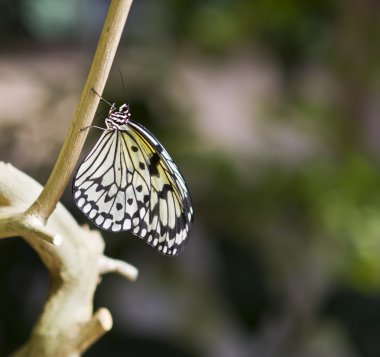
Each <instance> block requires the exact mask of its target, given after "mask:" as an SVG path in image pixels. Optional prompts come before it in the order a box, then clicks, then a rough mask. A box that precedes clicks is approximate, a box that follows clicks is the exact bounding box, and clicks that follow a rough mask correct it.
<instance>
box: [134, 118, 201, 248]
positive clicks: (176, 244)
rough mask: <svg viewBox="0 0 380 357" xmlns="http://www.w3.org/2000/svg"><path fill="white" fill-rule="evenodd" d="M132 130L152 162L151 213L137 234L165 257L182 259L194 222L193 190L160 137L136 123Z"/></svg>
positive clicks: (149, 168) (150, 168)
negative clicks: (157, 137) (170, 256)
mask: <svg viewBox="0 0 380 357" xmlns="http://www.w3.org/2000/svg"><path fill="white" fill-rule="evenodd" d="M128 126H129V127H130V128H131V130H132V132H133V134H134V136H135V139H136V142H138V143H139V144H140V145H139V147H140V149H141V151H142V152H144V153H145V155H144V156H147V157H148V159H149V161H148V171H149V174H150V202H149V207H148V213H147V214H146V215H145V217H144V219H143V221H142V222H141V224H140V225H139V226H136V227H135V228H134V229H133V232H134V233H135V234H136V235H138V236H140V237H142V238H144V239H146V241H147V242H148V243H149V244H150V245H152V246H153V247H155V248H156V249H158V250H159V251H160V252H161V253H163V254H167V255H178V254H180V253H181V251H182V250H183V248H184V243H185V242H186V239H187V235H188V232H189V229H190V226H191V223H192V221H193V207H192V202H191V198H190V194H189V190H188V188H187V186H186V183H185V180H184V178H183V176H182V174H181V173H180V171H179V169H178V167H177V166H176V164H175V163H174V161H173V159H172V158H171V157H170V155H169V154H168V152H167V151H166V150H165V149H164V147H163V146H162V145H161V144H160V142H159V141H158V140H157V139H156V137H155V136H154V135H153V134H152V133H151V132H150V131H149V130H147V129H146V128H144V127H143V126H142V125H140V124H138V123H135V122H133V121H129V123H128Z"/></svg>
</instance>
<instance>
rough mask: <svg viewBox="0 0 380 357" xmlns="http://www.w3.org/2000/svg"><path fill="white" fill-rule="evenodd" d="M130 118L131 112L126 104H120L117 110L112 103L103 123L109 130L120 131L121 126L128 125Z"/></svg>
mask: <svg viewBox="0 0 380 357" xmlns="http://www.w3.org/2000/svg"><path fill="white" fill-rule="evenodd" d="M130 117H131V110H130V108H129V105H128V104H127V103H124V104H122V105H121V106H120V107H119V109H117V108H116V105H115V103H114V104H112V106H111V109H110V111H109V113H108V117H107V118H106V120H105V121H106V124H107V127H108V128H109V129H120V127H121V126H123V125H125V124H127V123H128V121H129V119H130Z"/></svg>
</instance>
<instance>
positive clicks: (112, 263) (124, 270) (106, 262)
mask: <svg viewBox="0 0 380 357" xmlns="http://www.w3.org/2000/svg"><path fill="white" fill-rule="evenodd" d="M107 273H117V274H119V275H121V276H124V277H125V278H126V279H128V280H131V281H135V280H136V279H137V276H138V270H137V269H136V268H135V267H134V266H133V265H131V264H128V263H126V262H124V261H122V260H117V259H113V258H109V257H106V256H104V255H103V256H101V257H100V259H99V274H101V275H104V274H107Z"/></svg>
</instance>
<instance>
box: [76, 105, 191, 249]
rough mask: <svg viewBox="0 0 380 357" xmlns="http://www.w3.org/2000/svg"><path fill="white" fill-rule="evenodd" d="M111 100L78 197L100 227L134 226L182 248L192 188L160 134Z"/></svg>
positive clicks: (154, 242) (155, 242)
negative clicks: (188, 186)
mask: <svg viewBox="0 0 380 357" xmlns="http://www.w3.org/2000/svg"><path fill="white" fill-rule="evenodd" d="M130 117H131V112H130V108H129V105H128V104H123V105H121V106H120V108H119V109H117V108H116V106H115V104H112V106H111V109H110V111H109V113H108V117H107V118H106V119H105V123H106V126H107V128H106V129H104V132H103V134H102V136H101V137H100V139H99V140H98V142H97V143H96V145H95V146H94V148H93V149H92V150H91V152H90V153H89V154H88V155H87V157H86V158H85V159H84V160H83V162H82V163H81V165H80V166H79V168H78V170H77V172H76V174H75V177H74V180H73V195H74V201H75V203H76V205H77V206H78V208H79V209H80V210H81V211H82V212H83V213H84V214H85V215H86V216H87V217H88V218H89V219H90V220H91V221H92V222H93V223H94V224H95V225H97V226H98V227H99V228H102V229H104V230H106V231H112V232H120V231H129V230H131V231H132V232H133V233H134V234H135V235H137V236H139V237H141V238H143V239H144V240H145V241H146V242H147V243H148V244H150V245H151V246H153V247H155V248H156V249H157V250H158V251H159V252H160V253H162V254H165V255H178V254H180V253H181V251H182V250H183V248H184V243H185V242H186V240H187V236H188V233H189V229H190V226H191V224H192V221H193V207H192V203H191V198H190V194H189V190H188V188H187V186H186V183H185V180H184V179H183V176H182V175H181V173H180V171H179V169H178V168H177V166H176V164H175V163H174V161H173V159H172V158H171V157H170V155H169V154H168V152H167V151H166V150H165V149H164V147H163V146H162V145H161V144H160V142H159V141H158V140H157V139H156V137H155V136H154V135H153V134H152V133H151V132H150V131H149V130H147V129H146V128H144V127H143V126H142V125H140V124H138V123H136V122H133V121H132V120H131V119H130Z"/></svg>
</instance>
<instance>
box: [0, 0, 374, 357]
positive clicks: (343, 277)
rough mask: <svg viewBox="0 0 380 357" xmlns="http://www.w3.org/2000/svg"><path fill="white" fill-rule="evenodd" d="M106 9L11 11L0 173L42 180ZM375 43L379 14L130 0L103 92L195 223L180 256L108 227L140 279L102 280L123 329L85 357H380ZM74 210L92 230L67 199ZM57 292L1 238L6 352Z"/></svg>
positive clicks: (0, 336) (7, 5) (311, 5)
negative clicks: (160, 155) (150, 148)
mask: <svg viewBox="0 0 380 357" xmlns="http://www.w3.org/2000/svg"><path fill="white" fill-rule="evenodd" d="M108 4H109V3H108V1H103V0H80V1H77V0H66V1H60V0H33V1H30V0H13V1H10V0H8V1H6V0H3V1H0V159H1V160H3V161H6V162H10V163H12V164H13V165H14V166H16V167H17V168H19V169H21V170H22V171H24V172H26V173H27V174H29V175H30V176H32V177H33V178H35V179H36V180H38V181H39V182H40V183H42V184H44V183H45V182H46V180H47V178H48V176H49V173H50V171H51V169H52V167H53V165H54V162H55V160H56V158H57V156H58V153H59V151H60V148H61V145H62V143H63V141H64V138H65V135H66V133H67V129H68V126H69V124H70V121H71V119H72V117H73V114H74V112H75V109H76V105H77V103H78V99H79V96H80V93H81V90H82V88H83V85H84V82H85V80H86V76H87V73H88V70H89V67H90V65H91V61H92V58H93V54H94V51H95V48H96V44H97V40H98V37H99V34H100V31H101V27H102V24H103V21H104V18H105V14H106V11H107V9H108ZM379 38H380V3H379V2H377V1H375V0H372V1H370V0H348V1H345V2H341V1H337V0H308V1H301V0H283V1H270V0H256V1H249V0H246V1H244V0H235V1H227V0H202V1H200V0H196V1H195V0H182V1H179V0H161V1H154V0H139V1H135V2H134V4H133V6H132V9H131V13H130V16H129V19H128V21H127V26H126V29H125V32H124V36H123V38H122V41H121V44H120V48H119V50H118V52H117V56H116V59H115V63H114V66H113V69H112V71H111V75H110V78H109V80H108V84H107V87H106V90H105V92H104V97H105V98H106V99H108V100H109V101H112V102H116V103H122V102H124V101H126V100H127V101H128V102H129V103H130V104H131V107H132V117H133V119H134V120H136V121H138V122H140V123H142V124H143V125H144V126H146V127H148V128H149V129H150V130H151V131H152V132H153V133H155V134H156V136H157V137H158V138H159V139H160V140H161V142H162V143H163V144H164V146H165V147H166V148H167V150H168V151H169V153H171V155H172V156H173V157H174V159H175V160H176V162H177V164H178V166H179V167H180V169H181V171H182V172H183V174H184V176H185V178H186V180H187V183H188V186H189V188H190V190H191V193H192V198H193V203H194V207H195V222H194V226H193V229H192V231H191V236H190V241H189V243H188V245H187V247H186V249H185V252H184V253H183V255H181V256H180V257H177V258H167V257H163V256H160V255H159V254H157V253H156V252H155V251H154V250H153V249H152V248H150V247H149V246H148V245H147V244H145V243H144V242H143V241H142V240H140V239H137V238H135V237H133V236H132V235H130V234H126V233H122V234H107V233H103V236H104V237H105V239H106V242H107V248H106V249H107V253H108V254H109V255H110V256H112V257H115V258H119V259H123V260H125V261H127V262H129V263H132V264H134V265H135V266H136V267H138V268H139V270H140V276H139V279H138V281H137V282H135V283H130V282H128V281H126V280H124V279H123V278H121V277H119V276H116V275H109V276H105V277H104V279H103V280H102V282H101V284H100V286H99V288H98V290H97V292H96V296H95V307H101V306H105V307H107V308H109V309H110V310H111V312H112V315H113V317H114V328H113V329H112V331H111V332H109V333H108V334H106V335H105V336H104V337H103V338H102V339H101V340H100V341H99V342H98V343H96V344H95V345H94V346H93V347H92V348H91V349H90V350H89V351H88V352H87V353H86V354H85V355H86V356H88V357H96V356H116V357H117V356H125V355H126V354H128V355H133V356H151V355H154V356H156V357H157V356H168V355H170V356H179V357H182V356H184V357H185V356H186V357H187V356H189V357H198V356H199V357H235V356H236V357H250V356H258V357H282V356H285V357H309V356H310V357H377V356H380V342H379V341H380V340H379V335H380V259H379V255H380V140H379V139H378V138H379V137H380V121H379V116H380V91H379V90H380V42H379V41H378V39H379ZM119 71H120V72H121V73H122V75H123V79H124V84H125V85H124V87H125V88H123V85H122V80H121V77H120V73H119ZM99 113H100V114H99V115H98V116H97V118H96V120H95V123H96V124H97V125H104V117H105V115H106V114H107V108H106V107H102V106H101V107H100V108H99ZM99 135H100V134H99V132H98V131H96V130H92V131H90V133H89V136H88V140H87V142H86V148H85V150H84V152H83V157H84V156H85V154H86V152H88V150H89V149H90V148H91V147H92V145H94V143H95V141H96V140H97V138H98V137H99ZM62 202H63V203H64V205H65V206H66V207H67V208H68V209H69V210H70V211H71V212H72V214H73V215H74V216H75V217H76V218H77V219H78V221H80V222H81V223H89V222H88V220H86V219H85V217H84V216H83V215H82V214H81V213H80V212H79V210H78V209H77V208H76V207H75V206H74V203H73V199H72V195H71V189H70V187H68V188H67V190H66V192H65V194H64V197H63V198H62ZM47 287H48V276H47V272H46V269H45V268H44V266H43V265H42V263H41V262H40V260H39V258H38V257H37V255H36V254H35V252H34V251H33V250H32V249H31V248H29V247H28V246H27V245H26V244H25V243H24V242H23V241H22V240H21V239H6V240H1V241H0V355H1V356H5V355H8V354H9V353H11V352H12V351H14V350H15V349H16V348H17V347H19V346H20V345H21V344H22V343H23V342H24V341H25V340H26V339H27V337H28V335H29V333H30V330H31V327H32V326H33V324H34V323H35V321H36V319H37V318H38V316H39V314H40V312H41V309H42V307H43V303H44V299H45V296H46V293H47Z"/></svg>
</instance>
